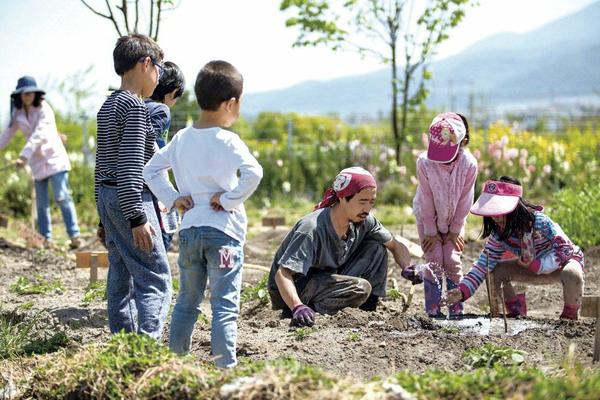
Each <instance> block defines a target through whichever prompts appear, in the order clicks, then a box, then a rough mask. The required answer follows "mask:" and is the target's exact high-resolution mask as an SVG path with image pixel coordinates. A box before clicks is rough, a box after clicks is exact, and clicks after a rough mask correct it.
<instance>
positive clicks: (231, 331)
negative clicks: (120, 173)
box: [144, 61, 262, 368]
mask: <svg viewBox="0 0 600 400" xmlns="http://www.w3.org/2000/svg"><path fill="white" fill-rule="evenodd" d="M242 89H243V78H242V75H241V74H240V73H239V72H238V71H237V70H236V69H235V67H233V66H232V65H231V64H229V63H227V62H225V61H211V62H209V63H208V64H206V65H205V66H204V68H202V70H201V71H200V73H199V74H198V77H197V79H196V84H195V86H194V90H195V92H196V99H197V100H198V104H199V105H200V109H201V114H200V118H199V119H198V120H197V121H196V122H195V123H194V124H193V125H192V126H191V127H189V128H186V129H182V130H181V131H179V132H178V133H177V134H176V135H175V136H174V137H173V139H172V140H171V142H169V143H168V144H167V145H166V146H165V147H163V148H162V149H160V150H159V151H158V152H157V153H156V154H155V155H154V157H152V159H151V160H150V161H149V162H148V164H146V167H145V168H144V179H145V180H146V183H147V184H148V187H150V189H151V190H152V192H153V193H154V194H155V195H156V197H157V198H158V199H159V200H160V201H161V202H162V203H164V204H165V205H166V206H167V207H173V204H174V202H175V200H176V199H177V198H179V197H181V196H186V195H187V196H190V198H189V201H190V202H193V207H192V208H191V209H189V210H188V211H187V212H186V213H185V215H184V217H183V221H182V224H181V230H180V232H179V260H178V264H179V271H180V291H179V295H178V297H177V302H176V304H175V308H174V310H173V316H172V319H171V332H170V337H169V346H170V347H171V349H172V350H173V351H175V352H177V353H185V352H187V351H189V348H190V341H191V336H192V331H193V329H194V324H195V323H196V320H197V318H198V315H199V313H200V303H201V302H202V298H203V296H204V290H205V288H206V281H207V279H208V280H210V288H211V295H210V303H211V309H212V314H213V317H212V326H211V346H212V354H213V356H214V357H215V363H216V365H217V366H218V367H220V368H231V367H234V366H235V365H236V364H237V360H236V355H235V353H236V350H235V349H236V339H237V317H238V313H239V298H240V289H241V281H242V266H243V260H244V253H243V243H244V240H245V237H246V230H247V225H248V223H247V218H246V211H245V209H244V204H243V202H244V200H246V199H247V198H249V197H250V195H251V194H252V193H253V192H254V191H255V190H256V188H257V187H258V184H259V182H260V180H261V178H262V167H261V166H260V164H259V163H258V161H257V160H256V159H255V158H254V157H253V156H252V153H250V151H249V150H248V147H247V146H246V145H245V143H244V142H243V141H242V140H241V139H240V137H239V136H238V135H236V134H235V133H233V132H230V131H228V130H226V129H223V128H227V127H230V126H231V125H232V124H233V123H234V122H235V121H236V120H237V119H238V117H239V115H240V101H241V95H242ZM169 168H171V169H172V170H173V174H174V176H175V181H176V183H177V188H178V190H176V189H175V188H174V187H173V185H172V184H171V183H170V182H169V180H168V179H167V176H166V174H165V171H166V170H167V169H169ZM238 170H239V172H240V176H239V177H238V174H237V172H238Z"/></svg>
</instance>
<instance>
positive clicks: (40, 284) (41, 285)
mask: <svg viewBox="0 0 600 400" xmlns="http://www.w3.org/2000/svg"><path fill="white" fill-rule="evenodd" d="M10 291H11V292H13V293H16V294H18V295H25V294H44V293H50V292H57V293H62V292H63V291H64V286H63V284H62V282H61V281H60V280H58V279H57V280H54V281H46V280H45V279H44V277H43V276H41V275H35V276H34V277H33V279H29V278H26V277H24V276H19V277H18V278H17V281H16V282H15V283H13V284H12V285H11V286H10Z"/></svg>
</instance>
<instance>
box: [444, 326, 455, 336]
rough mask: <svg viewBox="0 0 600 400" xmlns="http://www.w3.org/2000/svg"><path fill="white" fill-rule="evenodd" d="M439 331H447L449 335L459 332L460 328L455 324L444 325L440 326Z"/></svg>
mask: <svg viewBox="0 0 600 400" xmlns="http://www.w3.org/2000/svg"><path fill="white" fill-rule="evenodd" d="M440 332H442V333H447V334H449V335H457V334H459V333H460V328H458V327H457V326H444V327H442V328H440Z"/></svg>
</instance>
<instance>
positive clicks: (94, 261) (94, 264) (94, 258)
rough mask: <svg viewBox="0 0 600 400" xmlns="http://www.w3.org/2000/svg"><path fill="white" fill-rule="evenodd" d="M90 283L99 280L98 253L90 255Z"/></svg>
mask: <svg viewBox="0 0 600 400" xmlns="http://www.w3.org/2000/svg"><path fill="white" fill-rule="evenodd" d="M90 258H91V259H90V284H91V283H94V282H96V281H97V280H98V253H92V255H91V257H90Z"/></svg>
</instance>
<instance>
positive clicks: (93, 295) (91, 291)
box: [81, 281, 108, 304]
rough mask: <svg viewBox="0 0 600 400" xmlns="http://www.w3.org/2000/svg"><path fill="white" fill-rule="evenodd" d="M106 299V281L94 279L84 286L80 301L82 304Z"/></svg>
mask: <svg viewBox="0 0 600 400" xmlns="http://www.w3.org/2000/svg"><path fill="white" fill-rule="evenodd" d="M107 299H108V296H107V294H106V281H96V282H92V283H90V284H89V285H88V286H87V287H86V288H85V293H84V294H83V299H81V302H82V303H83V304H90V303H92V302H94V301H106V300H107Z"/></svg>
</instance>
